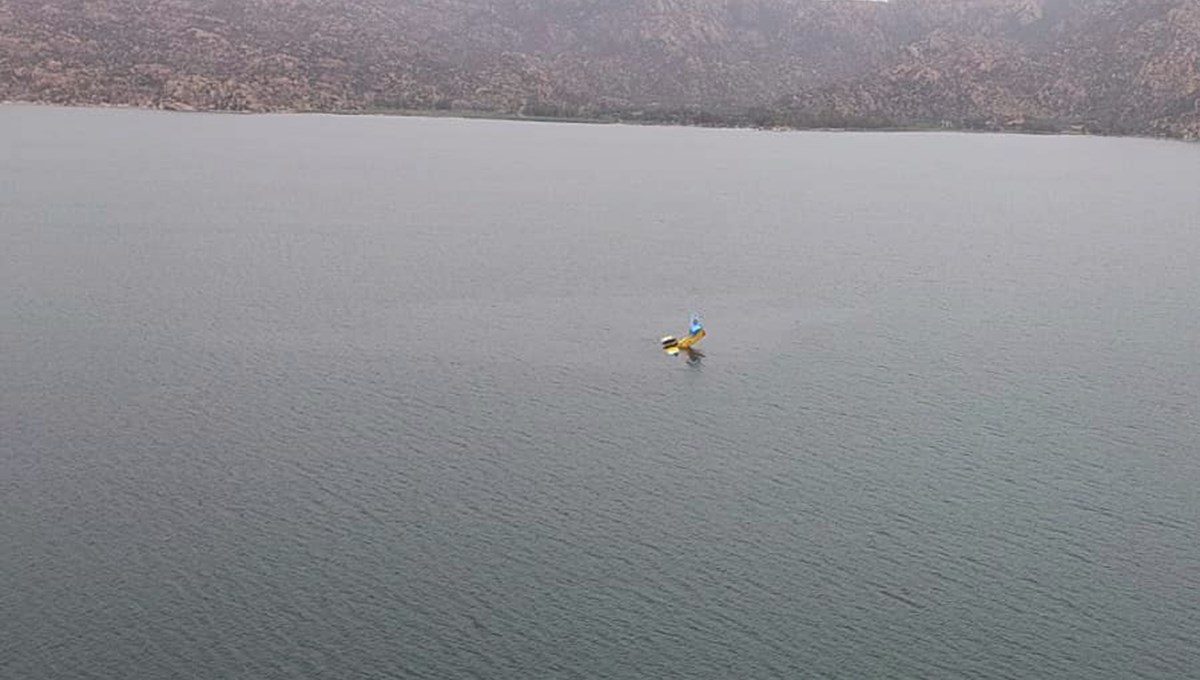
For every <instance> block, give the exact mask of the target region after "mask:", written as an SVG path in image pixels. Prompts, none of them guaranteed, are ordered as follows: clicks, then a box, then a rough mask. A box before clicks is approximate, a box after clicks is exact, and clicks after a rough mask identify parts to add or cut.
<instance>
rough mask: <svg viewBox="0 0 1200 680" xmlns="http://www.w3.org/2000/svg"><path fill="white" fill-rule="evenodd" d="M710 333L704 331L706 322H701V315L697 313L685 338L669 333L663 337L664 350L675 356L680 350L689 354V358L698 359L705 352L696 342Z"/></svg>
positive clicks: (693, 316)
mask: <svg viewBox="0 0 1200 680" xmlns="http://www.w3.org/2000/svg"><path fill="white" fill-rule="evenodd" d="M705 335H708V334H707V333H705V332H704V324H702V323H700V317H699V315H697V314H693V315H692V323H691V325H690V327H689V328H688V334H687V337H685V338H682V339H680V338H677V337H675V336H674V335H668V336H667V337H665V338H663V339H662V348H663V351H664V352H666V353H667V354H670V355H671V356H675V355H676V354H679V353H680V352H683V353H685V354H687V357H688V359H689V360H693V361H694V360H696V359H699V358H700V357H702V356H704V353H703V352H701V351H700V350H698V349H696V348H695V346H696V343H698V342H700V341H701V340H702V339H704V336H705Z"/></svg>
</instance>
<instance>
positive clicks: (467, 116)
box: [0, 99, 1200, 144]
mask: <svg viewBox="0 0 1200 680" xmlns="http://www.w3.org/2000/svg"><path fill="white" fill-rule="evenodd" d="M0 106H43V107H51V108H63V109H98V110H104V109H119V110H128V111H148V112H162V113H181V114H218V115H244V116H261V115H286V116H303V115H322V116H342V117H353V116H377V117H381V118H385V117H394V118H453V119H459V120H494V121H506V122H518V123H575V124H579V125H636V126H649V127H678V128H702V129H713V130H750V131H754V132H777V133H786V132H879V133H898V132H899V133H902V132H909V133H914V132H944V133H959V134H995V135H1028V136H1036V137H1099V138H1109V139H1145V140H1153V141H1164V142H1184V143H1193V144H1194V143H1200V138H1189V137H1186V136H1171V135H1161V134H1151V133H1143V134H1108V133H1104V132H1090V131H1087V130H1073V129H1046V130H1039V129H1023V128H1016V127H1009V128H975V127H963V126H954V125H944V124H940V123H939V124H934V123H930V124H927V125H923V124H914V125H890V126H889V125H880V126H844V127H838V126H812V127H796V126H790V125H773V126H762V125H755V124H753V123H749V122H746V123H738V122H734V121H726V122H705V123H695V122H693V123H689V122H686V121H678V120H661V119H653V118H651V119H646V118H641V117H630V116H622V115H620V114H612V115H607V116H577V117H576V116H538V115H523V114H519V113H506V112H502V111H475V110H464V109H454V110H447V109H353V110H340V111H338V110H330V111H319V110H304V109H278V110H268V111H237V110H230V109H196V108H192V107H187V108H183V107H173V106H139V105H137V104H108V103H105V104H90V103H88V104H64V103H60V102H45V101H28V100H15V99H11V100H0ZM696 113H697V114H700V115H703V112H696ZM708 115H716V114H708Z"/></svg>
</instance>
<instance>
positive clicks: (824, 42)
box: [0, 0, 1200, 136]
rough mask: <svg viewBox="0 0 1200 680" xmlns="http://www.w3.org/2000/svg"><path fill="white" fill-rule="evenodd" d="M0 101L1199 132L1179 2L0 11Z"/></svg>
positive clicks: (158, 3)
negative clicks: (416, 110)
mask: <svg viewBox="0 0 1200 680" xmlns="http://www.w3.org/2000/svg"><path fill="white" fill-rule="evenodd" d="M0 99H8V100H31V101H43V102H54V103H64V104H124V105H134V106H145V107H161V108H195V109H219V110H245V111H271V110H299V111H310V110H320V111H362V110H372V109H450V110H459V111H484V112H491V113H505V114H517V115H555V116H597V115H608V116H619V117H624V118H643V119H660V120H677V121H691V122H714V123H738V124H740V123H756V124H763V125H775V124H783V125H795V126H810V125H870V126H890V125H897V126H901V125H902V126H909V125H946V126H953V127H987V128H1005V127H1007V128H1022V129H1060V128H1064V127H1069V126H1077V127H1080V128H1084V129H1088V130H1092V131H1096V132H1110V133H1145V134H1164V135H1172V136H1197V135H1200V3H1198V2H1196V0H892V2H890V3H877V2H862V1H859V0H53V1H52V0H0Z"/></svg>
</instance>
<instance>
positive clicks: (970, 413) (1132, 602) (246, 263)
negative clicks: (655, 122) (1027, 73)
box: [0, 106, 1200, 680]
mask: <svg viewBox="0 0 1200 680" xmlns="http://www.w3.org/2000/svg"><path fill="white" fill-rule="evenodd" d="M1198 227H1200V147H1198V146H1195V145H1186V144H1179V143H1164V142H1155V141H1145V140H1121V139H1094V138H1071V137H1021V136H991V135H963V134H900V133H896V134H879V133H875V134H856V133H820V132H814V133H786V134H783V133H781V134H776V133H763V132H750V131H728V130H727V131H715V130H699V129H678V128H660V127H624V126H583V125H566V124H528V123H514V122H495V121H463V120H451V119H419V118H373V117H325V116H232V115H199V114H197V115H183V114H163V113H152V112H134V111H118V110H69V109H54V108H43V107H24V106H10V107H0V348H2V352H0V584H2V585H3V587H2V588H0V676H2V677H5V678H21V679H24V680H31V679H41V678H56V679H58V678H123V679H132V678H147V679H151V678H154V679H157V678H198V679H207V678H246V679H251V678H254V679H259V678H431V679H432V678H436V679H446V678H512V679H528V678H656V679H661V678H686V679H707V678H712V679H727V678H855V679H859V678H923V679H925V678H947V679H952V678H953V679H957V678H1028V679H1043V678H1081V679H1083V678H1086V679H1089V680H1096V679H1105V678H1111V679H1114V680H1116V679H1121V680H1124V679H1128V678H1182V677H1195V673H1197V669H1200V527H1198V523H1200V405H1198V403H1200V313H1197V309H1196V306H1197V301H1200V228H1198ZM691 310H697V311H699V312H701V313H702V314H703V315H704V318H705V322H706V326H707V328H708V330H709V333H710V335H709V337H708V338H707V339H706V340H705V341H704V343H703V347H704V349H705V350H706V351H707V356H706V357H705V358H704V359H703V360H702V361H701V362H700V363H698V364H688V363H687V362H685V361H683V360H682V359H681V358H672V357H667V356H665V355H663V353H662V352H661V351H660V350H659V348H658V339H659V337H660V336H662V335H665V334H668V333H675V334H679V333H681V332H683V331H684V330H685V329H686V325H687V315H688V312H689V311H691Z"/></svg>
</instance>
